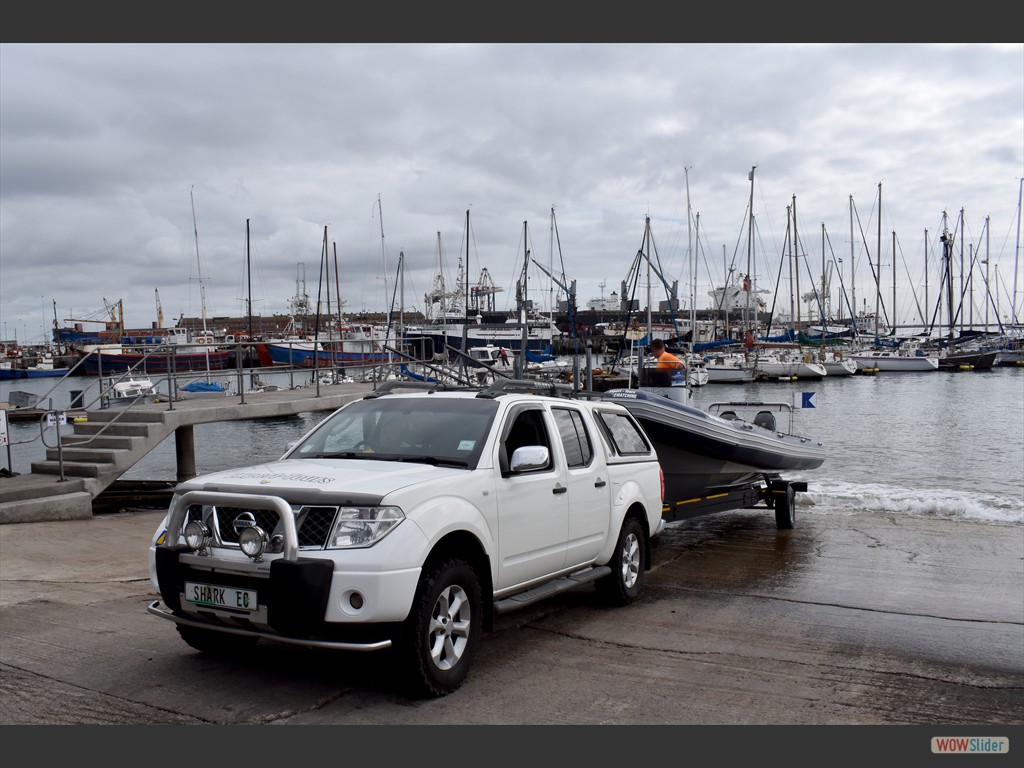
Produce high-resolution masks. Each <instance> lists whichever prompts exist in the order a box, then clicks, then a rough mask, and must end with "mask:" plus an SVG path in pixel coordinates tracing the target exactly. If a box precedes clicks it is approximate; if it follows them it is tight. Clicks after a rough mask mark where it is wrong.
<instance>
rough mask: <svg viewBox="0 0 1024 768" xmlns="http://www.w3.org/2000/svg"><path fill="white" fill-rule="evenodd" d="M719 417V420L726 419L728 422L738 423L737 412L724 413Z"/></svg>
mask: <svg viewBox="0 0 1024 768" xmlns="http://www.w3.org/2000/svg"><path fill="white" fill-rule="evenodd" d="M718 416H719V418H722V419H725V420H726V421H736V412H735V411H723V412H722V413H720V414H718Z"/></svg>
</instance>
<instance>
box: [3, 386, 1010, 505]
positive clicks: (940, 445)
mask: <svg viewBox="0 0 1024 768" xmlns="http://www.w3.org/2000/svg"><path fill="white" fill-rule="evenodd" d="M272 375H278V376H280V375H281V374H272ZM267 378H268V377H266V376H265V377H264V379H267ZM88 383H89V380H88V379H79V378H77V377H72V378H69V379H67V380H65V381H63V382H61V383H60V384H59V385H57V386H56V388H55V389H53V392H52V393H51V394H50V398H51V402H52V407H53V408H55V409H64V408H68V407H69V406H70V405H71V398H72V394H73V393H74V392H75V391H77V390H81V389H84V388H85V387H84V386H83V385H84V384H88ZM267 383H275V382H269V381H268V382H267ZM282 383H284V384H287V382H282ZM293 383H294V382H293ZM54 385H55V382H54V380H52V379H27V380H14V381H0V401H8V400H9V395H10V392H11V391H12V390H19V391H25V392H32V393H34V394H42V393H44V392H46V391H47V390H50V389H51V388H53V387H54ZM743 400H766V401H781V402H789V403H794V402H797V403H799V404H801V405H803V404H804V403H805V402H806V403H807V404H808V405H810V406H813V407H801V408H799V409H797V410H796V411H795V414H794V419H795V424H794V432H796V433H797V434H800V435H804V436H806V437H809V438H811V439H813V440H816V441H819V442H821V443H822V444H824V446H825V448H826V451H827V458H826V461H825V463H824V464H823V465H822V466H821V467H820V468H818V469H815V470H812V471H809V472H806V473H803V474H789V475H786V477H787V479H791V480H805V481H807V483H808V492H807V493H805V494H800V495H799V496H798V514H852V513H856V512H864V511H873V512H878V513H890V514H907V515H917V516H934V517H942V518H950V519H957V520H962V521H964V522H965V523H969V522H976V523H984V522H992V521H999V522H1012V523H1019V524H1022V525H1024V368H1019V367H1018V368H1005V367H1003V368H995V369H993V370H990V371H935V372H926V373H891V372H880V373H878V374H875V375H869V376H846V377H837V378H834V379H823V380H821V381H791V382H781V381H766V382H755V383H751V384H709V385H706V386H704V387H699V388H694V389H693V390H692V391H691V394H690V397H689V400H688V402H689V403H690V404H691V405H694V406H696V407H705V406H707V405H708V404H710V403H713V402H730V401H743ZM326 416H327V414H326V413H303V414H299V415H298V416H292V417H280V418H274V419H258V420H251V421H232V422H223V423H218V424H200V425H197V426H196V427H195V448H196V466H197V469H198V471H199V472H200V473H204V472H211V471H216V470H221V469H229V468H232V467H238V466H245V465H249V464H254V463H260V462H266V461H273V460H275V459H277V458H279V457H280V456H281V454H282V453H283V452H284V451H285V450H286V448H287V447H288V444H289V443H290V442H292V441H294V440H297V439H298V438H299V437H301V436H302V435H303V434H304V433H305V432H307V431H308V430H309V429H311V428H312V427H313V426H315V425H316V424H317V423H318V422H319V421H320V420H322V419H323V418H325V417H326ZM63 429H64V431H65V432H70V431H71V427H70V426H68V427H65V428H63ZM8 432H9V440H10V444H11V445H10V449H9V451H8V449H6V448H5V449H3V450H4V452H5V453H4V454H3V455H2V456H0V466H3V467H5V468H8V467H9V468H10V469H11V470H12V471H14V472H17V473H27V472H29V471H30V466H31V463H32V462H33V461H39V460H41V459H42V458H43V457H44V454H45V447H44V445H43V442H42V440H43V439H45V440H46V442H47V443H48V444H50V445H53V444H54V443H55V434H54V428H53V427H49V428H45V429H44V428H41V427H40V425H39V424H38V423H24V422H14V423H10V424H9V425H8ZM8 462H9V463H8ZM175 475H176V469H175V451H174V439H173V438H168V439H167V440H165V441H164V442H163V443H161V444H160V445H159V446H157V448H155V449H154V450H153V451H151V452H150V453H149V454H148V455H147V456H146V457H145V458H143V459H142V460H141V461H140V462H139V463H137V464H136V465H135V466H134V467H132V468H131V469H130V470H129V471H128V472H127V473H126V474H125V475H124V476H123V479H125V480H173V479H174V478H175Z"/></svg>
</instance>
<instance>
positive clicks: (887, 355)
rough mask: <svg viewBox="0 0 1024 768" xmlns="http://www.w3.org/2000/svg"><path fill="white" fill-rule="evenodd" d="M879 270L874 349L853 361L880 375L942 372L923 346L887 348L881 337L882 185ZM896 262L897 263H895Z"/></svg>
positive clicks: (853, 356) (911, 344) (860, 352)
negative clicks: (880, 372) (883, 373)
mask: <svg viewBox="0 0 1024 768" xmlns="http://www.w3.org/2000/svg"><path fill="white" fill-rule="evenodd" d="M875 258H876V260H877V268H876V269H875V270H874V277H875V314H874V318H875V333H874V346H873V347H869V348H864V349H860V350H857V351H854V352H853V353H851V354H850V355H848V357H849V358H851V359H853V360H855V361H856V363H857V366H858V367H860V368H874V369H875V370H877V371H888V372H899V373H908V372H928V371H937V370H938V369H939V358H938V357H937V356H936V355H929V354H927V351H926V350H925V348H924V346H923V345H922V344H921V343H920V342H917V341H915V342H909V343H900V342H895V344H885V343H884V340H883V339H882V338H881V337H880V333H879V322H880V318H881V311H882V307H881V303H882V283H881V277H882V183H881V182H879V183H878V241H877V251H876V253H875ZM894 261H895V260H894ZM893 270H894V272H893V321H892V325H893V331H894V332H895V324H896V323H895V312H896V300H895V298H896V297H895V294H896V282H895V266H894V267H893Z"/></svg>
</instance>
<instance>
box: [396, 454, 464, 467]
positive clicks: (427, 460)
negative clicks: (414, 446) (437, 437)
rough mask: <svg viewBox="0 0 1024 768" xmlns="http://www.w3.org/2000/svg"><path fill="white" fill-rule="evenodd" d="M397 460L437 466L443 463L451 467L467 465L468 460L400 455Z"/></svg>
mask: <svg viewBox="0 0 1024 768" xmlns="http://www.w3.org/2000/svg"><path fill="white" fill-rule="evenodd" d="M398 461H408V462H411V463H413V464H431V465H433V466H435V467H436V466H438V465H439V464H443V465H446V466H451V467H468V466H469V462H466V461H463V460H462V459H446V458H438V457H437V456H402V457H400V458H399V459H398Z"/></svg>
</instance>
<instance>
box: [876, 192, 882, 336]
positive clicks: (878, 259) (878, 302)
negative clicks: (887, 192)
mask: <svg viewBox="0 0 1024 768" xmlns="http://www.w3.org/2000/svg"><path fill="white" fill-rule="evenodd" d="M875 261H876V262H877V264H878V268H877V269H876V270H875V343H876V344H877V343H878V319H879V315H880V314H881V309H882V307H881V304H882V284H881V280H882V182H878V253H877V254H875Z"/></svg>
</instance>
